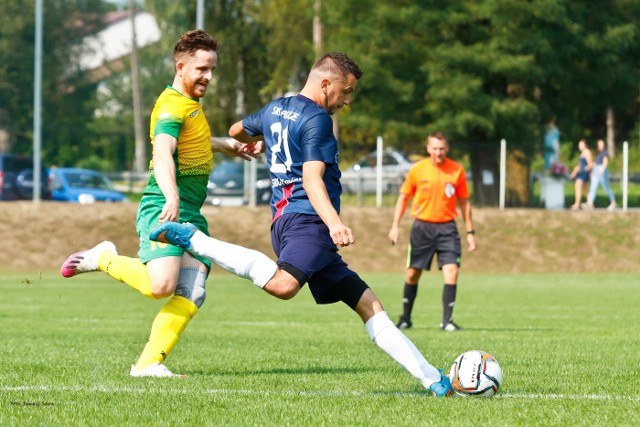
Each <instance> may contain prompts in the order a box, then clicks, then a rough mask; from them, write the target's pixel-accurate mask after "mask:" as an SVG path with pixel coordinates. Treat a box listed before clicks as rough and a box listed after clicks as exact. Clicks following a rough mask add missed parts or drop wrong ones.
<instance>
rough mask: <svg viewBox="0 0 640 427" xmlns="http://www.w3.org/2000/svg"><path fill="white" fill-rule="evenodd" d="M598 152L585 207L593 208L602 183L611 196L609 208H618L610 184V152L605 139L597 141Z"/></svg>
mask: <svg viewBox="0 0 640 427" xmlns="http://www.w3.org/2000/svg"><path fill="white" fill-rule="evenodd" d="M597 149H598V153H597V154H596V162H595V167H594V168H593V173H592V174H591V184H590V187H589V195H588V196H587V203H586V205H585V206H584V208H585V209H593V208H594V206H593V202H594V200H595V199H596V193H597V192H598V187H599V186H601V185H602V188H603V189H604V192H605V193H606V194H607V197H609V206H607V210H609V211H612V210H614V209H615V208H616V198H615V196H614V195H613V191H611V185H610V184H609V152H608V151H607V146H606V144H605V142H604V140H603V139H599V140H598V142H597Z"/></svg>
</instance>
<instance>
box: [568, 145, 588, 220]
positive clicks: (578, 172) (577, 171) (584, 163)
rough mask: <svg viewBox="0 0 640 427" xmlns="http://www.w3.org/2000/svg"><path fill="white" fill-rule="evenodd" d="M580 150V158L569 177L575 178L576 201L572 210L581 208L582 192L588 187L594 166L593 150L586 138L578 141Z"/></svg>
mask: <svg viewBox="0 0 640 427" xmlns="http://www.w3.org/2000/svg"><path fill="white" fill-rule="evenodd" d="M578 150H580V157H579V158H578V164H577V165H576V167H574V168H573V171H572V172H571V175H569V179H575V181H576V182H575V185H574V189H575V201H574V202H573V205H571V209H572V210H578V209H580V201H581V200H582V193H583V192H584V190H585V189H586V185H587V182H589V175H590V174H591V169H592V168H593V156H592V155H591V150H590V149H589V146H588V145H587V140H586V139H581V140H580V141H578Z"/></svg>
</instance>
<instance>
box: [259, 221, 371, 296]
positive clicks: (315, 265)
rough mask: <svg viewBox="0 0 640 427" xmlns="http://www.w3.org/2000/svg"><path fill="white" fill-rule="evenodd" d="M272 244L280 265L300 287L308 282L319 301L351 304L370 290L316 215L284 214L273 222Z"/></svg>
mask: <svg viewBox="0 0 640 427" xmlns="http://www.w3.org/2000/svg"><path fill="white" fill-rule="evenodd" d="M271 244H272V246H273V250H274V252H275V253H276V255H277V256H278V266H279V267H280V268H282V269H283V270H285V271H288V272H289V273H291V274H292V275H293V276H294V277H296V279H298V282H299V283H300V285H301V286H303V285H304V284H305V283H309V289H310V290H311V294H312V295H313V298H314V299H315V300H316V303H318V304H331V303H334V302H338V301H344V302H345V303H347V304H348V305H350V306H351V303H350V301H351V302H353V301H356V302H357V300H359V299H360V297H361V296H362V293H364V291H365V290H366V289H368V286H367V285H366V284H365V283H364V282H363V281H362V280H360V279H359V277H358V275H357V274H356V273H355V272H354V271H352V270H351V269H349V267H348V266H347V263H346V262H344V260H343V259H342V257H341V256H340V255H339V254H338V247H337V246H336V245H335V243H333V240H332V239H331V235H330V234H329V228H328V227H327V226H326V225H325V223H324V222H323V221H322V219H321V218H320V217H319V216H317V215H307V214H286V215H283V216H281V217H280V218H278V219H277V220H276V221H275V222H274V223H273V224H272V225H271ZM354 278H357V280H354ZM345 288H348V289H345ZM352 308H353V307H352Z"/></svg>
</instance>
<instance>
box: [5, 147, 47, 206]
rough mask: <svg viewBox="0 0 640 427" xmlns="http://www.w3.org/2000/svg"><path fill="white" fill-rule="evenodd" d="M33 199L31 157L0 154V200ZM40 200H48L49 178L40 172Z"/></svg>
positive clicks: (45, 173) (43, 170) (44, 172)
mask: <svg viewBox="0 0 640 427" xmlns="http://www.w3.org/2000/svg"><path fill="white" fill-rule="evenodd" d="M32 198H33V157H29V156H19V155H15V154H7V153H0V200H27V199H32ZM40 198H42V199H48V198H50V193H49V178H48V176H47V172H46V170H45V169H44V168H42V172H40Z"/></svg>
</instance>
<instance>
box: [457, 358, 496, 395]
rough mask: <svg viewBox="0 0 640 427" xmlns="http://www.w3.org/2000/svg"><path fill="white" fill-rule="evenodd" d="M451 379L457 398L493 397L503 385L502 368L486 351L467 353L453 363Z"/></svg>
mask: <svg viewBox="0 0 640 427" xmlns="http://www.w3.org/2000/svg"><path fill="white" fill-rule="evenodd" d="M449 379H450V380H451V386H452V388H453V393H454V395H456V396H462V397H492V396H495V395H496V394H497V393H498V390H499V389H500V385H501V384H502V368H501V367H500V365H499V364H498V361H497V360H496V358H495V357H493V356H492V355H490V354H489V353H487V352H485V351H482V350H470V351H465V352H464V353H462V354H461V355H460V356H458V357H457V358H456V360H455V362H453V365H452V366H451V371H449Z"/></svg>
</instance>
